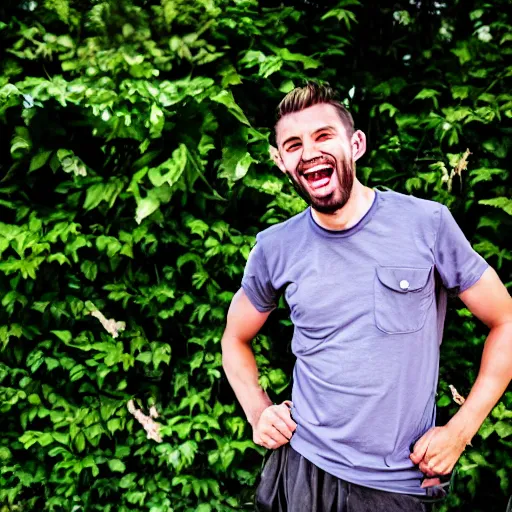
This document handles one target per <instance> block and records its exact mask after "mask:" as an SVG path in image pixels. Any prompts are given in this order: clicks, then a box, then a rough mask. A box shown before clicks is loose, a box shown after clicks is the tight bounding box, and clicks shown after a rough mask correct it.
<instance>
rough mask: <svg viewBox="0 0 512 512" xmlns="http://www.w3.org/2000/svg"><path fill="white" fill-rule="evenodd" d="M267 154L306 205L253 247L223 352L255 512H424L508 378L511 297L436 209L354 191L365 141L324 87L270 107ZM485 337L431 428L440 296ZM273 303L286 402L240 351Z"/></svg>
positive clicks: (311, 87) (247, 349) (511, 371)
mask: <svg viewBox="0 0 512 512" xmlns="http://www.w3.org/2000/svg"><path fill="white" fill-rule="evenodd" d="M275 134H276V143H277V147H276V148H271V154H272V157H273V159H274V161H275V163H276V165H277V166H278V167H279V169H280V170H281V171H282V172H284V173H286V174H287V175H288V177H289V178H290V180H291V181H292V183H293V184H294V186H295V189H296V190H297V192H298V193H299V194H300V195H301V196H302V197H303V198H304V199H305V200H306V201H307V203H308V204H309V205H310V206H309V207H308V208H307V209H305V210H304V211H303V212H302V213H300V214H299V215H296V216H295V217H293V218H291V219H289V220H287V221H286V222H283V223H281V224H278V225H275V226H272V227H271V228H269V229H266V230H265V231H263V232H261V233H259V234H258V236H257V243H256V246H255V247H254V248H253V250H252V252H251V254H250V256H249V259H248V262H247V266H246V269H245V273H244V277H243V280H242V287H241V289H240V290H239V291H238V292H237V293H236V294H235V296H234V298H233V301H232V304H231V307H230V309H229V312H228V318H227V325H226V330H225V333H224V336H223V339H222V348H223V365H224V369H225V372H226V375H227V377H228V379H229V382H230V384H231V385H232V387H233V389H234V391H235V393H236V395H237V398H238V400H239V401H240V403H241V405H242V407H243V409H244V411H245V413H246V415H247V419H248V421H249V423H250V424H251V426H252V428H253V439H254V441H255V442H256V443H257V444H260V445H261V446H264V447H266V448H269V449H272V450H274V451H273V453H272V455H271V456H270V458H269V460H268V461H267V463H266V465H265V468H264V470H263V473H262V477H261V482H260V484H259V487H258V489H257V492H256V508H257V510H260V511H293V512H296V511H304V512H324V511H326V512H327V511H333V510H334V511H338V512H345V511H346V512H362V511H371V512H394V511H425V510H428V506H429V505H428V501H429V498H430V497H432V496H434V497H435V496H441V495H442V493H443V489H442V487H441V485H440V480H439V477H440V476H442V475H448V474H449V473H450V472H451V471H452V469H453V467H454V465H455V463H456V462H457V460H458V458H459V457H460V455H461V453H462V452H463V450H464V449H465V447H466V444H467V443H469V442H470V441H471V438H472V437H473V436H474V435H475V433H476V432H477V430H478V429H479V427H480V425H481V423H482V422H483V420H484V419H485V417H486V416H487V415H488V414H489V412H490V410H491V409H492V407H493V406H494V405H495V403H496V402H497V401H498V399H499V397H500V396H501V395H502V393H503V392H504V390H505V389H506V387H507V385H508V383H509V382H510V379H511V377H512V341H511V340H512V299H511V298H510V296H509V295H508V293H507V290H506V289H505V287H504V286H503V284H502V283H501V281H500V279H499V278H498V276H497V274H496V273H495V272H494V270H492V269H491V268H490V267H489V266H488V264H487V263H486V262H485V261H484V260H483V258H482V257H481V256H479V255H478V254H477V253H476V252H475V251H474V250H473V249H472V248H471V246H470V244H469V243H468V241H467V240H466V238H465V237H464V235H463V233H462V232H461V230H460V229H459V227H458V226H457V224H456V223H455V221H454V220H453V217H452V216H451V214H450V212H449V211H448V209H447V208H446V207H444V206H442V205H441V204H439V203H435V202H432V201H426V200H422V199H417V198H414V197H411V196H406V195H402V194H399V193H396V192H391V191H390V192H380V191H377V190H373V189H371V188H368V187H365V186H363V185H362V184H361V182H359V181H358V179H357V177H356V172H355V169H356V165H355V162H356V161H357V160H358V159H359V158H360V157H361V156H363V154H364V153H365V150H366V138H365V135H364V134H363V133H362V132H361V131H360V130H355V129H354V124H353V120H352V117H351V115H350V114H349V113H348V112H347V110H346V109H345V108H344V107H343V105H342V104H340V103H339V102H338V101H337V100H336V98H335V95H334V93H333V91H332V90H331V89H330V88H329V87H325V86H321V85H318V84H315V83H308V84H307V85H306V86H305V87H303V88H297V89H295V90H293V91H291V92H290V93H289V94H288V95H287V96H286V97H285V98H284V99H283V101H282V102H281V103H280V105H279V107H278V115H277V123H276V126H275ZM448 290H451V291H452V292H456V293H457V294H458V295H459V297H460V298H461V299H462V300H463V301H464V303H465V304H466V306H467V307H468V308H469V309H470V310H471V311H472V312H473V313H474V314H475V315H476V316H477V317H478V318H479V319H480V320H482V321H483V322H484V323H485V324H486V325H487V326H488V327H489V328H490V333H489V336H488V339H487V341H486V344H485V349H484V353H483V357H482V364H481V368H480V372H479V375H478V378H477V381H476V382H475V384H474V386H473V389H472V391H471V393H470V395H469V396H468V398H467V400H466V402H465V403H464V405H463V406H462V407H461V408H460V410H459V411H458V413H457V414H456V415H455V416H454V417H453V418H452V419H451V420H450V422H449V423H448V424H447V425H445V426H442V427H435V401H436V388H437V377H438V370H439V345H440V343H441V338H442V331H443V324H444V318H445V313H446V297H447V291H448ZM281 294H284V297H285V299H286V301H287V303H288V305H289V308H290V318H291V320H292V322H293V324H294V334H293V339H292V350H293V353H294V354H295V356H296V357H297V360H296V363H295V367H294V374H293V377H294V382H293V390H292V401H291V402H288V401H287V402H284V403H283V404H279V405H274V404H272V402H271V400H270V399H269V397H268V396H267V394H266V393H265V392H264V391H263V390H262V389H261V388H260V386H259V385H258V370H257V367H256V362H255V359H254V355H253V352H252V350H251V345H250V343H251V340H252V339H253V338H254V336H255V335H256V334H257V333H258V331H259V330H260V328H261V327H262V326H263V324H264V323H265V321H266V319H267V318H268V316H269V314H270V313H271V311H272V310H273V309H274V308H275V307H276V304H277V301H278V298H279V296H280V295H281Z"/></svg>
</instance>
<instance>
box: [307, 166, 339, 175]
mask: <svg viewBox="0 0 512 512" xmlns="http://www.w3.org/2000/svg"><path fill="white" fill-rule="evenodd" d="M331 169H332V167H331V166H329V165H328V166H326V165H317V166H316V167H312V168H311V169H308V170H307V171H304V175H307V174H311V173H313V172H318V171H323V170H328V171H330V170H331Z"/></svg>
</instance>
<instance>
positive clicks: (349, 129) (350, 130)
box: [274, 100, 356, 147]
mask: <svg viewBox="0 0 512 512" xmlns="http://www.w3.org/2000/svg"><path fill="white" fill-rule="evenodd" d="M316 105H331V106H332V107H334V109H335V110H336V112H337V114H338V118H339V120H340V121H341V124H342V126H343V128H345V134H346V135H347V137H348V138H350V137H352V135H354V133H355V132H356V129H355V126H354V125H353V119H352V116H351V114H350V112H349V111H348V110H347V109H346V108H345V107H344V106H343V105H342V104H341V103H340V102H338V101H336V100H330V101H319V102H317V103H314V104H313V105H309V106H307V107H304V108H301V109H298V110H293V111H290V112H286V113H285V114H282V115H281V116H280V117H279V119H278V120H277V121H276V122H275V124H274V141H275V143H276V145H277V146H278V147H279V144H278V142H277V125H278V124H279V121H281V119H283V118H284V117H286V116H288V115H290V114H296V113H297V112H302V111H303V110H306V109H308V108H311V107H314V106H316ZM345 113H346V114H348V116H350V117H349V119H352V123H350V122H349V121H347V119H345V116H344V115H343V114H345ZM326 126H327V125H326ZM286 140H288V139H286ZM285 142H286V141H285ZM283 145H284V143H283Z"/></svg>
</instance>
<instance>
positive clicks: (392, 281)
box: [377, 267, 432, 293]
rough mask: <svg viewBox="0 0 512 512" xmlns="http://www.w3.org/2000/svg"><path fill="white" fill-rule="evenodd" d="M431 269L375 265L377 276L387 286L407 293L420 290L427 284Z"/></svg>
mask: <svg viewBox="0 0 512 512" xmlns="http://www.w3.org/2000/svg"><path fill="white" fill-rule="evenodd" d="M431 271H432V267H429V268H404V267H377V277H378V278H379V281H380V282H381V283H382V284H383V285H384V286H386V287H387V288H391V289H392V290H395V291H396V292H400V293H407V292H415V291H418V290H421V289H422V288H423V287H424V286H425V285H426V284H427V281H428V277H429V275H430V272H431Z"/></svg>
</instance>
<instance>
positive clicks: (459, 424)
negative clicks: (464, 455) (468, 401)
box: [446, 409, 480, 446]
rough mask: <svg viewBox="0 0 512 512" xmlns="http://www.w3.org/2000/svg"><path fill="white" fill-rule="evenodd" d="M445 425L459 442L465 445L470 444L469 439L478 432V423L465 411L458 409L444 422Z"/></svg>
mask: <svg viewBox="0 0 512 512" xmlns="http://www.w3.org/2000/svg"><path fill="white" fill-rule="evenodd" d="M446 426H447V427H448V428H449V429H450V430H451V431H452V432H453V434H454V436H456V437H457V438H458V439H459V440H460V441H461V443H464V445H465V446H467V445H471V440H472V439H473V437H474V436H475V434H476V433H477V432H478V429H479V428H480V423H478V422H475V420H474V418H471V416H470V415H468V414H467V411H465V410H463V409H459V411H458V412H457V414H455V415H454V416H453V417H452V419H451V420H450V421H449V422H448V423H447V424H446Z"/></svg>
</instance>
